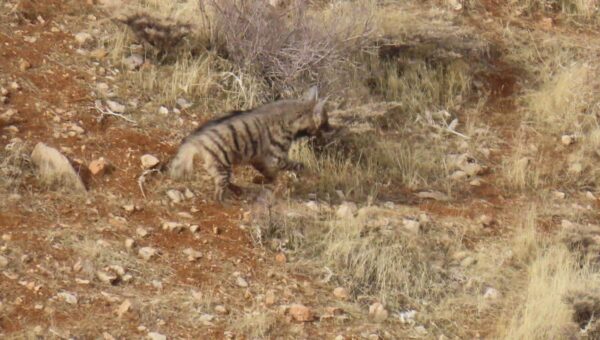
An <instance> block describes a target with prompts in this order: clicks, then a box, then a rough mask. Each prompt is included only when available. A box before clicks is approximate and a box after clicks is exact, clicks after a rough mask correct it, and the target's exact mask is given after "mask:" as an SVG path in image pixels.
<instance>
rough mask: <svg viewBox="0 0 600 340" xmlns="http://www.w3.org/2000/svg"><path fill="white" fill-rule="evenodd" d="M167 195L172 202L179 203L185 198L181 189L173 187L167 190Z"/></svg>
mask: <svg viewBox="0 0 600 340" xmlns="http://www.w3.org/2000/svg"><path fill="white" fill-rule="evenodd" d="M167 196H169V198H170V199H171V201H172V202H173V203H180V202H182V201H183V200H185V196H183V194H182V193H181V191H179V190H175V189H170V190H167Z"/></svg>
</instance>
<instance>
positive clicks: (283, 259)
mask: <svg viewBox="0 0 600 340" xmlns="http://www.w3.org/2000/svg"><path fill="white" fill-rule="evenodd" d="M275 261H277V262H279V263H285V262H286V261H287V258H286V257H285V254H284V253H279V254H277V255H275Z"/></svg>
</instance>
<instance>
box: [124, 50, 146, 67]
mask: <svg viewBox="0 0 600 340" xmlns="http://www.w3.org/2000/svg"><path fill="white" fill-rule="evenodd" d="M123 63H124V64H125V66H126V67H127V68H128V69H129V70H131V71H133V70H137V69H138V68H140V66H142V65H143V64H144V57H142V56H141V55H139V54H132V55H130V56H129V57H127V58H125V60H123Z"/></svg>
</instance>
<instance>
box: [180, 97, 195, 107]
mask: <svg viewBox="0 0 600 340" xmlns="http://www.w3.org/2000/svg"><path fill="white" fill-rule="evenodd" d="M192 105H193V104H192V103H190V102H188V101H187V100H186V99H185V98H178V99H177V106H178V107H179V108H180V109H182V110H185V109H189V108H190V107H192Z"/></svg>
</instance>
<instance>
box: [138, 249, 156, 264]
mask: <svg viewBox="0 0 600 340" xmlns="http://www.w3.org/2000/svg"><path fill="white" fill-rule="evenodd" d="M138 254H139V255H140V257H141V258H143V259H144V260H146V261H147V260H150V259H151V258H153V257H154V256H156V254H157V251H156V249H154V248H152V247H143V248H140V250H139V251H138Z"/></svg>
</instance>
